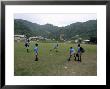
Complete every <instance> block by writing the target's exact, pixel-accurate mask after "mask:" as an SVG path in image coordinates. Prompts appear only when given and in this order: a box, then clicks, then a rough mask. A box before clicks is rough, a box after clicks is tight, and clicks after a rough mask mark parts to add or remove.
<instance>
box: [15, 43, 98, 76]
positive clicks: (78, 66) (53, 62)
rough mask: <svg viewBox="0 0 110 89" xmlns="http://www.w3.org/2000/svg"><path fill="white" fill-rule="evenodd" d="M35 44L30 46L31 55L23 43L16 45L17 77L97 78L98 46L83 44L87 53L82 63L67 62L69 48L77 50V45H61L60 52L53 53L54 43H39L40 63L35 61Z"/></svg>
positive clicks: (84, 54)
mask: <svg viewBox="0 0 110 89" xmlns="http://www.w3.org/2000/svg"><path fill="white" fill-rule="evenodd" d="M34 44H35V42H32V43H31V44H30V48H29V51H30V52H29V53H27V52H26V48H25V47H24V43H23V42H18V43H16V42H15V44H14V75H15V76H96V75H97V46H96V45H89V44H83V45H81V46H82V47H83V48H84V49H85V53H83V55H82V62H81V63H80V62H78V61H74V58H72V59H71V61H70V62H68V61H67V59H68V57H69V48H70V47H71V46H72V47H74V48H75V49H76V48H77V45H76V44H69V43H59V49H58V50H59V52H55V51H52V52H50V49H52V48H53V44H54V43H38V44H39V46H38V48H39V61H34V60H35V56H34V51H33V50H34Z"/></svg>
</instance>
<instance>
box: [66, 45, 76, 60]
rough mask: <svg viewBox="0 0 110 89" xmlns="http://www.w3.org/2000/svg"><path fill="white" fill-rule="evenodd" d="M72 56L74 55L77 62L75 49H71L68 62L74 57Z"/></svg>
mask: <svg viewBox="0 0 110 89" xmlns="http://www.w3.org/2000/svg"><path fill="white" fill-rule="evenodd" d="M72 55H74V57H75V60H76V56H75V50H74V48H73V47H70V57H69V59H68V61H70V58H71V57H72Z"/></svg>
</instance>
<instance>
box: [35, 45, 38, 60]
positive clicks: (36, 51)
mask: <svg viewBox="0 0 110 89" xmlns="http://www.w3.org/2000/svg"><path fill="white" fill-rule="evenodd" d="M35 46H36V47H35V48H34V53H35V61H38V44H35Z"/></svg>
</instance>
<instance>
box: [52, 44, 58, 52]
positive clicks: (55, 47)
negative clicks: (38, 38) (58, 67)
mask: <svg viewBox="0 0 110 89" xmlns="http://www.w3.org/2000/svg"><path fill="white" fill-rule="evenodd" d="M57 49H58V43H57V44H55V45H54V48H53V50H55V51H56V52H58V50H57ZM50 51H52V49H51V50H50Z"/></svg>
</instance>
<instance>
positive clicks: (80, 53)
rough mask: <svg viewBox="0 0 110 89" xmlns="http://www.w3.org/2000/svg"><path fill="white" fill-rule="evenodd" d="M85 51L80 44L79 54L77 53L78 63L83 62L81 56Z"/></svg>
mask: <svg viewBox="0 0 110 89" xmlns="http://www.w3.org/2000/svg"><path fill="white" fill-rule="evenodd" d="M84 51H85V50H84V49H83V48H82V47H81V46H80V44H78V52H77V57H78V61H80V62H81V61H82V60H81V56H82V53H84Z"/></svg>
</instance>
